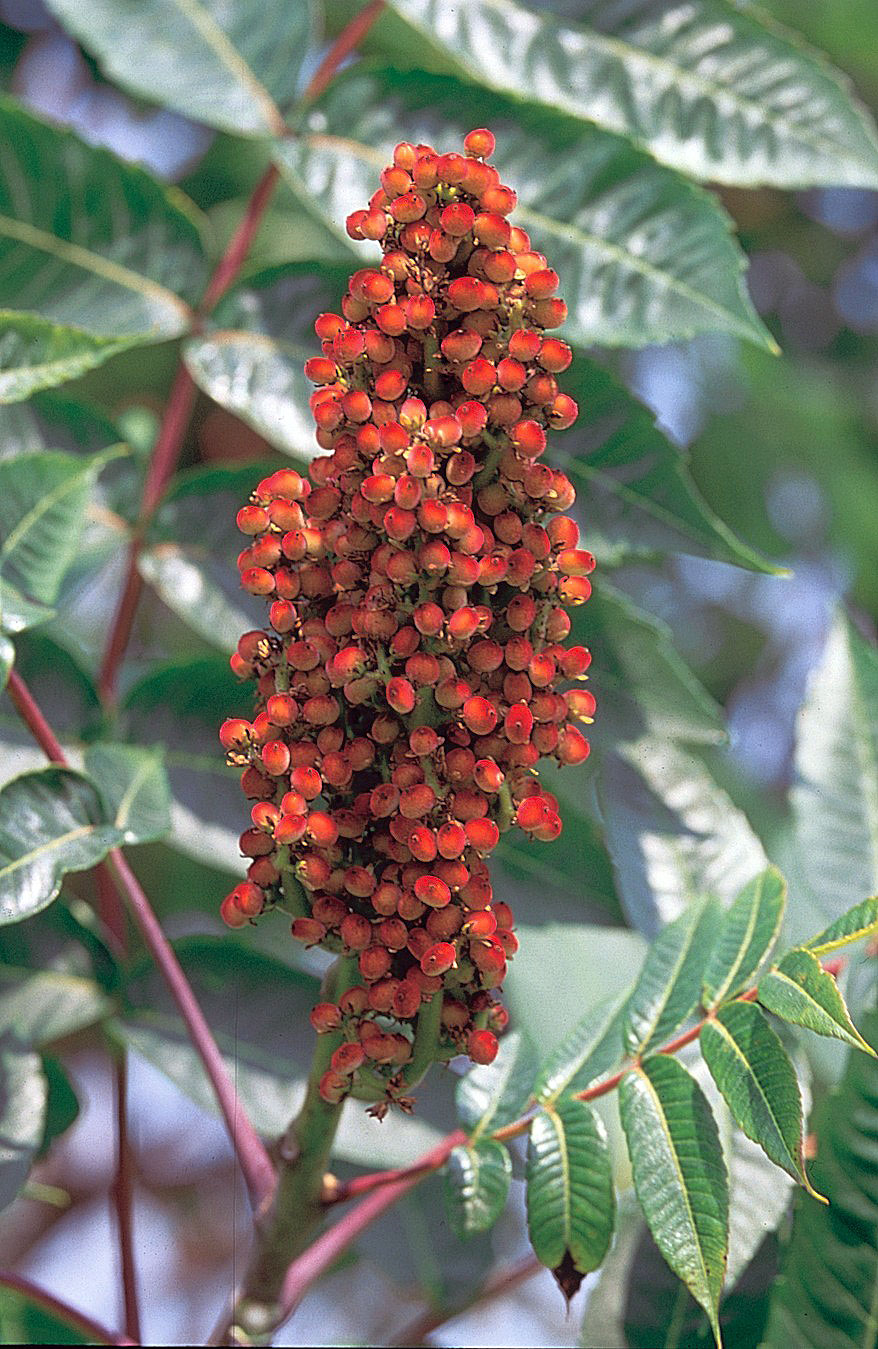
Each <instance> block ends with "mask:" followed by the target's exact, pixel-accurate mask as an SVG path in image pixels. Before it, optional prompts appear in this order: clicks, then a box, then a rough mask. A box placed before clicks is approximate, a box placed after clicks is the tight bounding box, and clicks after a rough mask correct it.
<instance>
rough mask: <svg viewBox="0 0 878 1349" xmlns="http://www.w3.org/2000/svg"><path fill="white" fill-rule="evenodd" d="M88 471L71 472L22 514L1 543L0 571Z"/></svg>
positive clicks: (79, 484) (76, 486)
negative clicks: (32, 531)
mask: <svg viewBox="0 0 878 1349" xmlns="http://www.w3.org/2000/svg"><path fill="white" fill-rule="evenodd" d="M88 471H89V470H88V469H86V470H85V472H78V473H77V472H74V473H71V475H70V477H69V478H65V480H64V481H63V482H61V483H58V485H57V487H55V488H53V489H52V490H51V491H49V492H47V493H46V495H45V496H44V497H41V498H40V500H39V501H38V502H36V503H35V504H34V505H33V506H32V507H31V509H30V510H29V511H28V512H27V513H26V514H25V515H23V516H22V518H21V519H20V520H19V522H18V524H17V525H16V526H15V528H14V529H13V530H12V531H11V532H10V533H9V534H8V535H7V536H6V538H5V539H4V541H3V543H2V545H0V571H2V569H3V563H4V562H6V561H7V560H8V559H9V558H10V557H11V556H12V554H13V552H14V550H15V549H16V548H17V547H18V545H19V543H20V542H21V540H22V539H23V538H24V537H25V535H26V534H28V533H29V532H30V530H32V529H33V528H35V526H36V525H37V524H38V523H39V521H40V520H41V519H42V518H43V516H44V515H47V514H48V513H49V511H51V510H52V509H53V508H54V507H55V506H57V505H58V504H59V503H60V502H61V501H63V500H64V498H65V497H66V496H68V495H69V494H70V493H71V492H73V491H74V490H75V489H76V488H78V487H80V486H81V484H82V480H83V477H84V476H85V474H86V473H87V472H88Z"/></svg>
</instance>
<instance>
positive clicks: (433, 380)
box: [423, 333, 442, 403]
mask: <svg viewBox="0 0 878 1349" xmlns="http://www.w3.org/2000/svg"><path fill="white" fill-rule="evenodd" d="M423 352H424V391H425V393H426V394H427V397H428V398H429V399H430V402H431V403H435V402H436V400H437V399H438V398H441V397H442V364H441V362H440V360H439V340H438V338H437V337H436V335H435V334H434V333H425V334H424V346H423Z"/></svg>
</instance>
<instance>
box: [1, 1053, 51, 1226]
mask: <svg viewBox="0 0 878 1349" xmlns="http://www.w3.org/2000/svg"><path fill="white" fill-rule="evenodd" d="M47 1095H48V1089H47V1086H46V1079H45V1077H44V1076H43V1067H42V1064H41V1062H40V1056H39V1054H34V1053H33V1052H32V1051H30V1050H27V1049H22V1048H20V1047H18V1046H17V1045H16V1044H15V1042H14V1041H11V1040H9V1039H8V1038H7V1037H4V1039H3V1042H2V1044H0V1208H5V1207H6V1205H7V1204H11V1203H12V1200H13V1199H14V1198H15V1196H16V1195H17V1194H18V1192H19V1190H20V1189H21V1187H22V1185H23V1184H24V1182H25V1180H26V1179H27V1173H28V1171H29V1170H30V1165H31V1161H32V1159H33V1157H34V1154H35V1153H36V1151H37V1148H38V1147H39V1146H40V1140H41V1139H42V1136H43V1121H44V1118H45V1113H46V1099H47Z"/></svg>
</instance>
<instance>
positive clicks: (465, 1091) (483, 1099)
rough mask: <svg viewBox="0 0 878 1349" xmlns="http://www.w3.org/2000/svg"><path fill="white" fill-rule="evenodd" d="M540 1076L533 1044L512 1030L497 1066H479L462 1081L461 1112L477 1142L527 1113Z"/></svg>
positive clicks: (458, 1097)
mask: <svg viewBox="0 0 878 1349" xmlns="http://www.w3.org/2000/svg"><path fill="white" fill-rule="evenodd" d="M536 1073H537V1058H536V1051H535V1050H534V1047H533V1044H532V1043H531V1041H530V1040H529V1038H528V1036H527V1035H526V1034H525V1032H524V1031H512V1033H511V1034H509V1035H504V1037H503V1039H502V1040H501V1041H500V1049H499V1052H498V1054H497V1057H496V1058H495V1059H494V1062H493V1063H484V1064H478V1065H477V1066H476V1067H475V1068H471V1069H470V1071H469V1072H468V1073H467V1074H466V1076H465V1077H462V1078H461V1079H460V1081H459V1082H458V1084H457V1091H456V1092H455V1102H456V1105H457V1113H458V1115H459V1116H460V1119H461V1122H462V1123H463V1125H464V1128H466V1129H468V1130H469V1131H470V1138H471V1140H472V1141H473V1142H475V1141H477V1140H478V1139H479V1138H482V1137H484V1135H485V1134H488V1133H491V1132H493V1131H494V1130H496V1129H502V1128H503V1126H504V1125H506V1124H511V1123H512V1121H513V1120H517V1119H518V1118H519V1117H520V1116H521V1115H523V1114H524V1112H525V1110H526V1108H527V1104H528V1102H529V1100H530V1099H531V1096H532V1095H533V1084H534V1078H535V1077H536Z"/></svg>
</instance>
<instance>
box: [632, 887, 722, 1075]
mask: <svg viewBox="0 0 878 1349" xmlns="http://www.w3.org/2000/svg"><path fill="white" fill-rule="evenodd" d="M718 926H719V907H718V905H717V904H716V902H715V901H713V900H705V901H702V902H701V903H698V904H693V905H692V907H691V908H690V909H688V910H687V911H686V912H685V913H681V914H680V917H679V918H676V919H675V920H674V921H673V922H672V923H668V925H667V927H665V928H663V929H662V931H661V932H660V933H659V935H658V936H657V937H656V939H655V941H654V942H653V943H652V946H651V947H650V949H649V953H648V954H647V957H646V960H645V961H644V964H643V969H642V970H641V972H640V978H639V979H638V981H637V983H636V984H635V985H634V990H633V992H632V994H631V997H630V999H629V1000H628V1007H627V1013H626V1018H625V1028H624V1033H623V1040H624V1044H625V1048H626V1050H627V1051H628V1053H629V1054H637V1055H640V1054H643V1053H644V1052H645V1051H646V1050H647V1049H649V1048H650V1047H652V1048H654V1049H657V1048H658V1047H659V1046H660V1045H661V1044H662V1043H663V1042H664V1041H665V1040H667V1039H668V1038H669V1037H670V1036H671V1035H673V1033H674V1031H675V1030H677V1029H678V1027H679V1026H681V1025H682V1024H683V1022H684V1021H685V1020H686V1018H687V1017H688V1016H690V1015H691V1014H692V1012H693V1011H694V1010H695V1008H696V1007H697V1006H698V1002H699V997H700V994H701V972H702V970H703V969H704V964H705V961H706V960H707V959H708V958H709V954H710V952H711V950H712V948H713V943H714V941H715V938H716V932H717V928H718Z"/></svg>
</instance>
